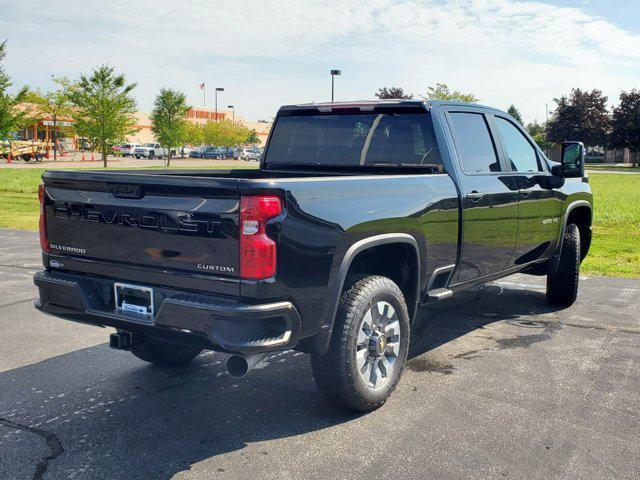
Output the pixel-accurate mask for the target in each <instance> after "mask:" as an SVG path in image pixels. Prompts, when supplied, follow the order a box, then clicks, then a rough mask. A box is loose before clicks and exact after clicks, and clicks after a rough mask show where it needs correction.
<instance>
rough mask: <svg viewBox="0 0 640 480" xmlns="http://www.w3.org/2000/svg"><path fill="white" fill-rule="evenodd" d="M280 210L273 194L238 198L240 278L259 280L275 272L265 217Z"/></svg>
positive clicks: (272, 249)
mask: <svg viewBox="0 0 640 480" xmlns="http://www.w3.org/2000/svg"><path fill="white" fill-rule="evenodd" d="M280 213H282V203H281V202H280V199H279V198H278V197H273V196H242V197H241V198H240V277H241V278H245V279H248V280H263V279H265V278H271V277H273V276H274V275H275V274H276V242H274V241H273V240H272V239H271V238H269V237H268V236H267V234H266V226H267V220H269V219H270V218H274V217H277V216H278V215H280Z"/></svg>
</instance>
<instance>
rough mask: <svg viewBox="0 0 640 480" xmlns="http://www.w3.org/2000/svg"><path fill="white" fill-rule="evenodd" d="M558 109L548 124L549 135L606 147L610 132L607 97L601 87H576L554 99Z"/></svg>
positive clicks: (561, 139)
mask: <svg viewBox="0 0 640 480" xmlns="http://www.w3.org/2000/svg"><path fill="white" fill-rule="evenodd" d="M554 101H555V102H556V104H557V107H556V109H555V111H554V112H553V115H552V117H551V120H549V123H548V124H547V128H546V132H547V138H548V139H549V140H551V141H552V142H554V143H558V144H560V143H562V142H564V141H567V140H578V141H581V142H584V144H585V145H588V146H604V145H606V142H607V132H608V131H609V124H610V121H609V112H608V111H607V97H606V96H605V95H603V93H602V92H601V91H600V90H597V89H594V90H592V91H590V92H587V91H583V90H580V89H579V88H574V89H573V90H571V93H570V94H569V95H568V96H567V95H563V96H562V97H560V98H555V99H554Z"/></svg>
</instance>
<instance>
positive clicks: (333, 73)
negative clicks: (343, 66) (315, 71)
mask: <svg viewBox="0 0 640 480" xmlns="http://www.w3.org/2000/svg"><path fill="white" fill-rule="evenodd" d="M336 75H342V72H341V71H340V70H331V101H332V102H333V92H334V88H333V79H334V78H335V76H336Z"/></svg>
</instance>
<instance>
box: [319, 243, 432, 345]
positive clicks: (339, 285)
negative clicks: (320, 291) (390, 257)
mask: <svg viewBox="0 0 640 480" xmlns="http://www.w3.org/2000/svg"><path fill="white" fill-rule="evenodd" d="M376 249H378V251H380V249H382V250H383V251H387V252H389V251H390V250H393V249H398V250H397V251H403V252H405V254H406V255H407V257H406V260H407V261H408V262H409V266H410V268H409V269H408V270H409V271H408V272H407V276H406V278H404V277H402V278H401V280H400V282H398V277H397V275H393V274H392V275H391V276H390V278H392V280H394V281H395V282H396V283H398V286H399V287H400V289H401V290H402V292H403V295H404V296H405V300H406V301H407V308H408V310H409V319H410V320H412V319H413V317H414V315H415V313H416V312H417V310H418V304H419V301H420V279H421V275H422V271H421V266H420V249H419V247H418V242H417V241H416V239H415V238H414V237H413V236H411V235H409V234H406V233H386V234H382V235H375V236H373V237H367V238H364V239H362V240H359V241H357V242H355V243H354V244H353V245H351V246H350V247H349V248H348V249H347V251H346V253H345V254H344V256H343V257H342V260H341V262H340V267H339V268H338V271H337V273H336V275H335V278H334V279H333V281H332V282H331V283H330V284H329V306H328V308H327V313H326V316H325V318H324V319H323V322H322V324H321V327H320V330H319V332H318V333H317V334H316V335H315V337H314V342H313V349H314V350H315V351H317V352H320V353H322V352H325V351H326V350H327V348H328V346H329V342H330V340H331V334H332V333H333V324H334V321H335V316H336V313H337V311H338V303H339V301H340V295H341V294H342V290H343V288H344V284H345V282H346V279H347V276H348V275H349V274H350V273H351V272H353V269H352V267H358V266H360V265H363V264H366V263H367V260H368V258H367V257H369V258H373V257H374V255H373V254H374V252H376ZM361 262H362V263H361ZM394 266H395V265H394ZM411 267H413V268H411ZM399 268H400V269H401V268H402V266H400V267H399ZM388 271H393V269H392V268H391V269H388ZM388 271H384V270H383V271H381V272H380V271H379V272H375V271H374V272H371V273H372V274H375V273H377V274H383V275H384V274H385V273H387V275H386V276H389V274H388ZM398 271H399V270H398ZM394 276H395V277H396V278H393V277H394Z"/></svg>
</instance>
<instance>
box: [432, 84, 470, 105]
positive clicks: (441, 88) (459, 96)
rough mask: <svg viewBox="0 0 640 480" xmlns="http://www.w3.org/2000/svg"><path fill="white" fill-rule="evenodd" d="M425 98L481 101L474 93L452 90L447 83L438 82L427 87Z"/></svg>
mask: <svg viewBox="0 0 640 480" xmlns="http://www.w3.org/2000/svg"><path fill="white" fill-rule="evenodd" d="M423 98H426V99H428V100H453V101H458V102H469V103H476V102H479V101H480V99H479V98H478V97H476V96H475V95H474V94H473V93H464V92H460V91H458V90H454V91H451V90H450V89H449V87H448V86H447V84H446V83H436V86H435V87H429V88H428V89H427V96H426V97H423Z"/></svg>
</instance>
